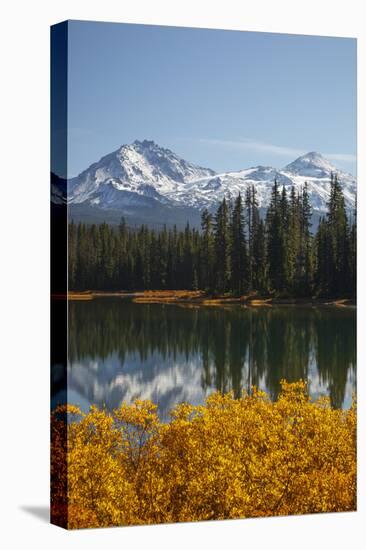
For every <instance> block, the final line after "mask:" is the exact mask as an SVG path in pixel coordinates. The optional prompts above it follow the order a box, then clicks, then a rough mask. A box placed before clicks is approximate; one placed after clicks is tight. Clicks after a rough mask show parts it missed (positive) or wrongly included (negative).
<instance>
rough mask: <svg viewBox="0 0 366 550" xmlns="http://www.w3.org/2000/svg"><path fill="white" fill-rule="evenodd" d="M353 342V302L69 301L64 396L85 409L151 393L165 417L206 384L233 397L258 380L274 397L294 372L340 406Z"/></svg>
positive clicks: (351, 382)
mask: <svg viewBox="0 0 366 550" xmlns="http://www.w3.org/2000/svg"><path fill="white" fill-rule="evenodd" d="M355 340H356V310H355V309H354V308H333V307H316V308H315V307H299V306H292V307H291V306H289V307H284V306H282V307H273V308H245V307H242V306H230V307H225V308H224V307H180V306H176V305H161V304H133V303H131V302H127V301H125V300H122V299H120V298H99V299H95V300H91V301H75V302H70V303H69V362H68V366H67V369H68V400H69V402H71V403H75V404H79V405H80V406H81V407H82V409H83V410H87V409H88V408H89V406H90V404H97V405H99V406H103V405H105V406H106V407H107V408H108V409H113V408H115V407H118V406H119V405H120V403H121V402H122V401H127V402H128V403H131V402H132V401H134V400H135V399H136V398H139V399H151V400H152V401H154V402H155V403H157V404H158V407H159V413H160V415H161V417H162V418H163V419H164V418H166V417H167V413H168V411H169V409H171V408H172V407H173V406H174V405H176V404H177V403H181V402H182V401H187V402H190V403H193V404H198V403H202V402H204V400H205V397H206V396H208V395H209V394H210V393H211V392H213V391H214V390H220V391H222V392H226V391H228V390H233V391H234V394H235V395H236V396H239V395H240V393H241V391H242V389H243V388H245V389H248V390H250V388H251V386H252V385H256V386H258V387H259V388H261V389H264V390H266V391H267V392H268V393H269V394H270V396H271V398H273V399H274V398H276V396H277V394H278V391H279V388H280V380H281V379H282V378H286V379H287V380H288V381H295V380H298V379H299V378H302V379H306V380H308V381H309V387H310V394H311V396H312V397H314V398H316V397H318V396H320V395H329V396H330V399H331V402H332V404H333V406H335V407H345V408H347V407H349V406H350V404H351V401H352V393H353V392H355V389H356V341H355ZM58 397H59V396H58V395H55V396H54V399H53V402H54V404H56V402H57V400H58Z"/></svg>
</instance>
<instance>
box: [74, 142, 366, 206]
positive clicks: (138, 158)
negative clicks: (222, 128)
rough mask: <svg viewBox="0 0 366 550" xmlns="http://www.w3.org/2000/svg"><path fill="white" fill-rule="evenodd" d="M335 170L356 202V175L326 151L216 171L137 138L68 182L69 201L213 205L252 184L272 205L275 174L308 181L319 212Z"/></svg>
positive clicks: (298, 183) (283, 181)
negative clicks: (276, 164) (336, 163)
mask: <svg viewBox="0 0 366 550" xmlns="http://www.w3.org/2000/svg"><path fill="white" fill-rule="evenodd" d="M331 173H335V174H337V175H338V178H339V180H340V182H341V184H342V186H343V190H344V195H345V200H346V205H347V207H348V208H352V207H353V206H354V203H355V195H356V180H355V178H354V177H353V176H351V175H350V174H346V173H344V172H341V171H340V170H337V168H336V167H335V166H334V165H333V164H331V163H330V162H329V161H328V160H327V159H325V158H324V157H323V156H322V155H320V154H319V153H316V152H310V153H307V154H306V155H303V156H301V157H299V158H298V159H296V160H295V161H293V162H291V163H290V164H288V165H287V166H285V167H284V168H283V169H281V170H277V169H275V168H272V167H270V166H256V167H252V168H248V169H244V170H240V171H237V172H225V173H220V174H218V173H215V172H214V171H213V170H210V169H209V168H201V167H199V166H195V165H193V164H191V163H189V162H187V161H185V160H183V159H182V158H180V157H179V156H178V155H176V154H175V153H173V152H172V151H170V150H169V149H164V148H162V147H159V146H158V145H157V144H156V143H154V142H153V141H147V140H144V141H134V142H133V143H132V144H131V145H123V146H122V147H120V148H119V149H117V151H114V152H113V153H110V154H109V155H106V156H105V157H103V158H102V159H101V160H100V161H99V162H97V163H95V164H92V165H91V166H90V167H89V168H88V169H87V170H85V171H84V172H82V173H81V174H80V175H79V176H77V177H76V178H72V179H71V180H69V182H68V191H69V196H68V202H69V204H71V205H73V204H74V205H88V206H92V207H95V208H99V209H112V208H113V209H121V210H123V209H124V208H128V207H132V206H133V208H134V212H136V209H137V210H138V208H139V206H141V207H142V206H143V207H149V208H153V207H154V205H156V204H160V205H167V206H169V207H177V206H182V207H188V208H193V209H195V210H201V209H202V208H204V207H207V208H215V207H216V206H217V204H218V202H219V201H221V200H222V199H223V197H227V198H229V199H230V198H234V197H236V196H237V194H238V193H239V192H241V193H242V194H243V195H244V193H245V190H246V189H247V188H248V186H249V185H252V184H253V185H254V186H255V188H256V190H257V198H258V205H259V207H261V208H266V207H267V206H268V203H269V200H270V195H271V188H272V185H273V182H274V180H275V179H277V181H278V182H279V184H280V186H285V187H286V188H287V190H288V191H289V190H290V188H291V186H292V185H294V186H295V188H296V189H297V190H300V189H301V188H302V186H303V185H304V183H305V182H307V183H308V187H309V194H310V200H311V204H312V206H313V209H314V211H315V212H317V213H319V214H321V213H323V212H325V211H326V205H327V201H328V197H329V188H330V176H331Z"/></svg>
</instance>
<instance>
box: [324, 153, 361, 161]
mask: <svg viewBox="0 0 366 550" xmlns="http://www.w3.org/2000/svg"><path fill="white" fill-rule="evenodd" d="M324 156H325V157H327V158H328V159H330V160H340V161H343V162H356V160H357V157H356V155H347V154H346V153H324Z"/></svg>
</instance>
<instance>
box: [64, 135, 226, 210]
mask: <svg viewBox="0 0 366 550" xmlns="http://www.w3.org/2000/svg"><path fill="white" fill-rule="evenodd" d="M214 174H215V172H214V171H213V170H209V169H208V168H200V167H198V166H194V165H193V164H190V163H189V162H186V161H185V160H183V159H181V158H180V157H178V156H177V155H176V154H174V153H173V152H172V151H170V150H169V149H163V148H162V147H159V146H158V145H156V144H155V143H154V142H153V141H147V140H145V141H142V142H141V141H137V140H136V141H134V142H133V143H132V145H123V146H122V147H120V148H119V149H118V150H117V151H114V152H113V153H110V154H109V155H106V156H105V157H103V158H102V159H101V160H100V161H99V162H97V163H95V164H92V165H91V166H90V167H89V168H88V169H87V170H85V171H84V172H82V173H81V174H80V175H79V176H77V177H76V178H73V179H72V180H71V181H70V191H71V198H70V202H73V203H82V202H85V201H87V200H92V199H93V196H94V195H95V193H98V195H101V196H99V204H102V203H103V186H104V185H107V186H109V187H108V191H107V195H110V187H112V188H114V189H115V190H117V191H128V192H134V193H137V194H139V195H146V194H149V193H150V194H151V193H154V191H155V192H156V193H158V194H160V195H162V196H165V195H167V196H169V197H170V196H171V195H173V194H174V193H175V192H176V191H177V190H178V188H179V186H180V185H182V184H184V183H187V182H190V181H194V180H197V179H199V178H203V177H207V176H208V177H211V176H213V175H214Z"/></svg>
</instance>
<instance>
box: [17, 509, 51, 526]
mask: <svg viewBox="0 0 366 550" xmlns="http://www.w3.org/2000/svg"><path fill="white" fill-rule="evenodd" d="M20 509H21V510H22V511H23V512H26V513H27V514H31V515H32V516H34V517H36V518H38V519H39V520H41V521H43V522H45V523H49V522H50V507H49V506H20Z"/></svg>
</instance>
